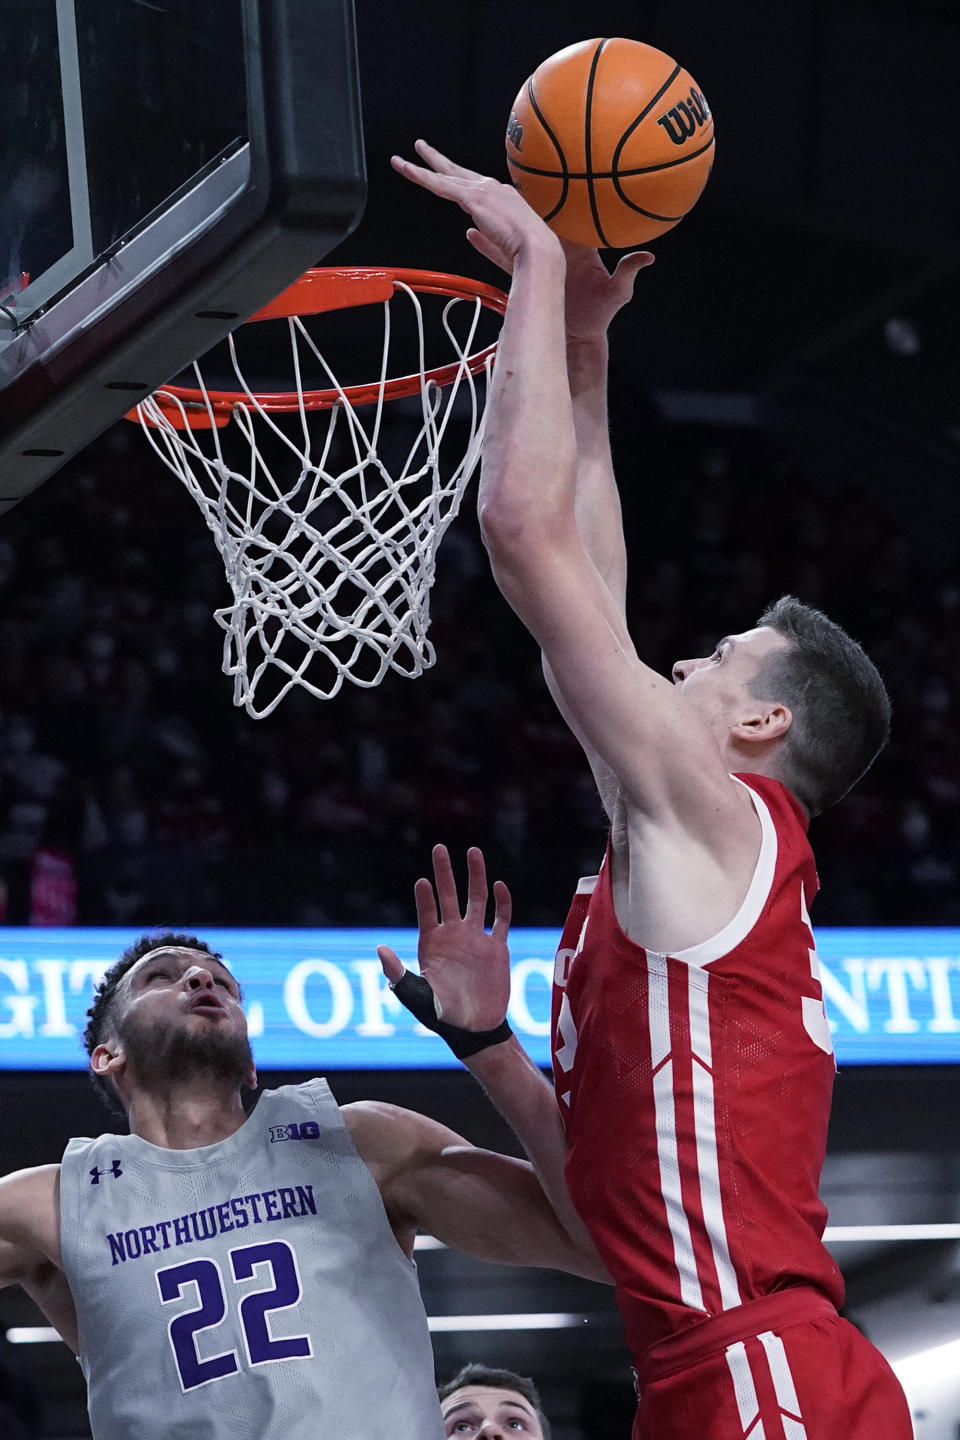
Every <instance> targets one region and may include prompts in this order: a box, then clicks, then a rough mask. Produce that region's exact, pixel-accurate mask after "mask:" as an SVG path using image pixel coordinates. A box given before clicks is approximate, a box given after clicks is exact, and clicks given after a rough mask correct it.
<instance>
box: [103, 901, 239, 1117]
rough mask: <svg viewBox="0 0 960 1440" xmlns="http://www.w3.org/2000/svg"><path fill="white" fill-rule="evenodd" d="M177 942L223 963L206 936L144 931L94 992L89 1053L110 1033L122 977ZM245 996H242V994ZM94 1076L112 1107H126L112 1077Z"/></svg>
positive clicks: (112, 966)
mask: <svg viewBox="0 0 960 1440" xmlns="http://www.w3.org/2000/svg"><path fill="white" fill-rule="evenodd" d="M171 945H176V946H177V947H179V948H181V949H185V950H200V951H202V953H203V954H204V955H209V956H210V958H211V960H219V961H220V963H221V964H223V957H222V955H221V954H220V952H219V950H211V948H210V946H209V945H208V944H207V943H206V941H204V940H198V939H197V937H196V935H182V934H180V933H178V932H175V931H173V930H159V931H157V930H155V931H151V932H150V933H149V934H146V935H141V936H140V939H139V940H136V941H134V943H133V944H132V945H129V946H128V947H127V949H126V950H124V952H123V954H122V955H121V956H120V959H119V960H117V961H115V962H114V964H113V965H111V966H110V969H109V970H108V971H107V972H106V973H105V975H104V976H103V979H102V980H101V981H100V984H99V985H98V986H97V988H96V990H95V991H94V992H93V1003H92V1004H91V1006H90V1008H89V1010H88V1011H87V1026H86V1029H85V1030H84V1032H83V1045H84V1049H85V1050H86V1052H87V1054H88V1055H92V1054H93V1052H94V1050H96V1048H97V1046H98V1045H99V1044H100V1041H101V1040H102V1038H103V1036H104V1034H105V1033H109V1030H110V1022H111V1008H112V1006H113V1001H114V998H115V997H116V993H117V990H118V988H119V985H120V981H121V980H122V979H123V977H124V975H126V973H127V971H128V970H130V969H131V968H132V967H133V966H134V965H135V964H136V963H137V961H138V960H141V959H142V958H143V956H144V955H149V953H150V951H151V950H159V949H161V948H162V947H165V946H171ZM226 968H227V967H226V966H224V969H226ZM241 998H242V997H241ZM90 1078H91V1080H92V1081H93V1085H94V1088H95V1090H96V1091H97V1093H98V1094H99V1095H100V1097H101V1098H102V1099H103V1100H105V1101H106V1103H107V1105H108V1106H109V1108H110V1109H111V1110H113V1111H114V1112H117V1113H119V1114H123V1113H124V1111H123V1109H122V1107H121V1106H119V1105H118V1103H117V1099H116V1095H115V1093H114V1090H113V1087H112V1085H111V1084H110V1083H109V1081H107V1080H105V1079H103V1078H102V1077H101V1076H99V1075H97V1074H95V1073H94V1072H93V1071H91V1072H90Z"/></svg>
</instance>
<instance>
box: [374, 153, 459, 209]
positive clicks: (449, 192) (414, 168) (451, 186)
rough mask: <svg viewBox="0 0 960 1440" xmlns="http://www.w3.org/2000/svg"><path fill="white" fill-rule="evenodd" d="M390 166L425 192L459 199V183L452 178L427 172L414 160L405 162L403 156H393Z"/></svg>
mask: <svg viewBox="0 0 960 1440" xmlns="http://www.w3.org/2000/svg"><path fill="white" fill-rule="evenodd" d="M390 164H391V165H392V166H393V168H394V170H396V172H397V174H398V175H402V176H403V178H404V179H405V180H412V181H413V183H414V185H419V186H421V188H422V189H424V190H430V191H431V192H432V193H433V194H434V195H441V196H443V198H444V199H448V200H455V199H458V198H459V197H458V194H457V190H456V183H457V182H456V181H455V180H454V179H453V178H452V177H449V176H446V175H440V174H437V173H435V172H434V171H433V170H427V169H425V168H424V166H423V165H416V164H414V162H413V161H412V160H405V159H404V158H403V156H402V155H391V156H390Z"/></svg>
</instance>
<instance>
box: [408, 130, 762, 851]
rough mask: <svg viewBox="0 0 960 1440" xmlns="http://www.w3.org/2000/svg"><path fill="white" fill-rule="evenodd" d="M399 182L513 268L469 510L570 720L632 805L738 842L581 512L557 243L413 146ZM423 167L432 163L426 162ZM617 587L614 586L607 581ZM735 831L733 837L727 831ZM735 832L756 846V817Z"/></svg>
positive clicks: (719, 790) (682, 709)
mask: <svg viewBox="0 0 960 1440" xmlns="http://www.w3.org/2000/svg"><path fill="white" fill-rule="evenodd" d="M418 153H419V155H420V158H421V160H423V161H424V162H425V164H424V165H422V166H412V165H410V164H409V163H408V162H400V161H395V162H394V163H395V165H396V168H397V169H398V170H400V172H401V173H402V174H404V175H405V176H406V177H407V178H409V179H411V180H413V181H415V183H417V184H420V185H422V186H423V188H425V189H428V190H431V191H432V192H433V193H434V194H437V195H439V196H441V197H443V198H446V199H450V200H453V201H454V202H455V203H457V204H459V205H460V206H461V208H463V209H464V210H466V211H467V212H468V213H469V214H470V216H471V218H472V219H473V221H474V226H475V229H473V230H471V231H470V232H468V237H469V238H470V239H471V241H472V243H473V244H474V245H475V246H476V248H477V249H479V250H481V252H482V253H484V254H485V255H488V256H489V257H490V258H492V259H496V260H497V261H498V263H501V264H505V265H506V266H508V267H509V268H510V269H511V270H512V273H513V284H512V287H511V292H510V301H509V305H508V307H507V313H506V316H505V319H504V326H503V332H502V335H501V338H500V342H499V347H498V352H497V360H496V365H495V367H494V374H493V381H492V385H491V392H490V398H489V401H488V408H487V417H486V430H485V440H484V453H483V462H482V469H481V478H480V491H479V498H478V507H479V514H480V520H481V527H482V531H483V536H484V541H485V543H486V546H487V549H488V552H489V555H490V560H491V564H492V568H493V571H494V575H495V577H496V580H497V583H498V585H499V586H500V589H501V590H502V592H503V594H504V595H505V597H506V598H507V600H508V601H509V603H510V604H511V606H512V607H513V609H514V610H515V611H516V612H517V614H518V615H519V617H520V618H521V619H522V620H523V622H524V624H525V625H526V626H527V628H528V629H529V630H530V631H531V633H532V634H533V635H534V637H535V638H536V639H537V641H538V642H539V644H540V647H541V649H542V651H543V653H544V656H545V659H546V662H547V665H548V667H549V670H550V671H551V672H552V676H553V678H554V681H555V684H556V688H557V690H558V692H559V694H560V696H561V697H562V701H563V705H564V709H565V711H566V713H567V715H568V718H569V720H570V723H571V725H572V726H573V728H574V730H575V731H576V733H577V735H578V737H579V738H580V739H581V741H582V743H583V744H584V745H585V747H586V748H587V749H588V751H592V752H596V754H597V755H598V756H600V757H601V759H602V760H603V761H605V762H606V764H607V765H608V766H609V767H610V769H611V770H612V771H613V772H614V774H615V775H616V777H617V779H618V781H619V783H620V785H621V786H622V787H623V789H624V791H625V792H626V795H627V799H628V802H632V806H633V809H634V810H635V811H636V812H639V813H640V814H643V815H646V816H649V817H652V818H655V819H656V820H659V821H663V820H664V819H667V820H668V821H669V822H670V823H674V822H675V821H676V820H677V819H678V818H679V821H680V823H681V824H683V825H684V826H685V827H688V828H691V829H695V830H696V831H697V832H698V834H700V835H701V837H702V838H703V839H704V840H707V841H708V842H709V840H710V839H711V838H713V832H716V837H715V838H716V840H717V843H718V844H719V843H720V838H721V836H722V837H723V841H724V843H725V844H726V845H727V846H730V845H731V844H732V845H733V846H734V848H736V847H737V845H738V843H739V837H738V835H737V831H738V829H739V827H740V824H741V822H740V820H739V819H738V818H737V817H739V816H740V815H741V813H745V812H742V804H741V801H740V800H739V798H738V797H736V796H735V794H734V787H733V786H732V785H731V783H730V781H729V779H728V773H727V767H726V765H725V764H724V762H723V759H722V756H721V753H720V749H719V746H718V743H717V740H716V738H715V736H714V735H713V734H712V732H711V730H710V727H709V725H708V724H707V723H706V722H705V720H704V718H703V717H702V715H701V714H700V713H699V711H698V710H697V708H696V707H694V706H691V705H688V704H686V703H685V702H684V700H683V699H682V698H681V696H680V694H679V692H678V691H677V690H676V689H675V688H674V687H673V685H672V684H671V683H670V682H669V681H668V680H666V679H664V678H663V677H662V676H660V675H657V674H656V673H655V672H654V671H653V670H651V669H650V668H649V667H648V666H646V665H644V664H643V663H642V661H641V660H640V659H639V657H638V656H637V653H636V650H635V649H634V646H633V643H632V641H631V639H630V636H629V633H628V631H627V627H626V623H625V619H624V615H623V603H622V593H617V594H616V595H615V594H614V593H613V592H612V591H611V589H610V588H609V587H608V584H607V583H606V582H605V580H604V578H603V576H602V575H601V573H600V571H599V570H598V568H597V564H596V563H595V562H594V560H593V558H591V555H590V553H588V550H587V547H586V546H585V544H584V539H583V535H582V534H581V530H580V527H579V525H578V518H577V434H576V429H575V425H574V413H573V404H572V401H571V394H570V385H569V378H568V371H567V360H566V345H567V335H566V329H565V323H564V313H565V312H564V290H565V285H566V274H567V270H566V261H565V257H564V253H563V250H562V247H561V244H560V241H559V240H558V239H557V238H556V236H554V235H553V234H552V232H550V231H549V230H548V229H547V227H546V226H545V225H544V223H543V221H542V220H540V218H539V217H538V216H537V215H535V214H534V213H533V211H532V210H531V209H530V208H529V206H527V205H526V204H525V202H524V201H523V200H522V198H521V197H520V195H519V194H518V193H517V192H516V191H515V190H514V189H513V188H512V187H511V186H508V185H500V184H498V183H497V182H496V181H493V180H489V179H487V178H485V177H483V176H478V175H476V174H474V173H473V172H471V171H466V170H463V169H462V167H459V166H456V165H454V164H453V163H452V162H450V161H448V160H447V159H446V157H444V156H442V155H440V154H439V153H438V152H437V151H434V150H432V149H431V148H430V147H429V146H424V145H423V144H422V143H421V144H419V145H418ZM428 167H429V168H428ZM615 589H616V590H618V592H620V591H621V587H620V586H619V585H618V584H617V583H616V582H615ZM731 831H732V833H731ZM743 831H744V834H743V840H744V843H745V844H746V845H749V844H750V843H752V840H753V838H754V837H753V832H752V826H751V817H749V816H748V817H747V818H746V823H745V824H744V825H743Z"/></svg>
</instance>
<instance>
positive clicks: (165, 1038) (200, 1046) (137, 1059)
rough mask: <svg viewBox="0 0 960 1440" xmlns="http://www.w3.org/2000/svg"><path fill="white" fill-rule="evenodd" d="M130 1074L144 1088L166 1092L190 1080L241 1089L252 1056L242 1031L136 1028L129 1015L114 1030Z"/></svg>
mask: <svg viewBox="0 0 960 1440" xmlns="http://www.w3.org/2000/svg"><path fill="white" fill-rule="evenodd" d="M118 1030H119V1036H120V1039H121V1040H122V1041H123V1044H124V1048H125V1050H126V1053H127V1059H128V1061H129V1064H130V1068H131V1071H132V1072H133V1074H134V1075H135V1076H136V1077H137V1080H138V1081H139V1083H140V1084H141V1085H143V1086H145V1087H146V1088H147V1089H152V1088H154V1087H156V1088H160V1089H166V1088H167V1087H169V1086H170V1085H171V1084H176V1083H178V1082H179V1081H182V1080H188V1079H191V1078H194V1077H201V1076H203V1077H207V1078H210V1079H215V1080H227V1081H232V1082H233V1083H234V1084H236V1085H238V1086H240V1085H246V1084H247V1083H248V1079H249V1076H250V1071H251V1070H252V1068H253V1054H252V1052H251V1049H250V1041H249V1040H248V1038H247V1033H246V1031H245V1030H244V1031H236V1030H233V1029H230V1028H228V1027H227V1026H226V1025H224V1024H222V1023H221V1022H220V1021H208V1022H206V1023H205V1024H203V1025H202V1026H200V1025H187V1024H179V1025H170V1024H166V1023H163V1022H161V1021H154V1022H153V1023H152V1024H145V1025H141V1024H138V1023H137V1021H136V1020H135V1019H134V1018H133V1017H132V1016H131V1017H127V1018H125V1019H124V1020H122V1021H121V1023H120V1025H119V1026H118Z"/></svg>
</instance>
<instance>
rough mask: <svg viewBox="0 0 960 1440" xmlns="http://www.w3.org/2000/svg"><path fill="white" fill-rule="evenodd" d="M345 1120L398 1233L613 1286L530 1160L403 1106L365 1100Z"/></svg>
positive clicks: (482, 1257)
mask: <svg viewBox="0 0 960 1440" xmlns="http://www.w3.org/2000/svg"><path fill="white" fill-rule="evenodd" d="M343 1115H344V1119H345V1120H346V1121H347V1124H348V1125H349V1127H350V1132H351V1135H352V1137H353V1141H354V1144H355V1145H356V1147H357V1149H358V1151H359V1153H360V1155H361V1157H362V1159H363V1160H364V1161H365V1162H366V1164H367V1165H368V1167H369V1168H370V1170H371V1173H372V1174H373V1176H374V1178H375V1179H376V1180H377V1183H378V1185H379V1187H380V1193H381V1195H382V1196H383V1202H384V1206H385V1208H386V1211H387V1215H388V1216H389V1218H390V1221H391V1224H392V1225H393V1226H394V1229H395V1230H397V1231H398V1232H400V1233H403V1232H404V1231H405V1230H407V1229H410V1230H415V1229H419V1230H424V1231H426V1232H427V1233H428V1234H430V1235H434V1236H436V1238H437V1239H438V1240H442V1241H443V1243H444V1244H445V1245H450V1246H453V1247H454V1248H455V1249H457V1250H463V1251H464V1252H465V1253H466V1254H468V1255H473V1256H475V1257H476V1258H477V1259H480V1260H493V1261H499V1262H501V1263H504V1264H512V1265H536V1266H543V1267H548V1268H551V1269H556V1270H564V1271H567V1272H568V1273H570V1274H573V1275H582V1276H585V1277H586V1278H587V1279H590V1280H600V1281H609V1275H608V1274H607V1271H606V1269H605V1268H604V1266H603V1263H602V1261H601V1260H600V1259H599V1257H598V1256H597V1255H596V1254H595V1252H593V1251H592V1250H590V1251H585V1250H584V1249H582V1248H578V1246H576V1245H574V1243H573V1242H572V1241H571V1239H570V1237H569V1236H568V1235H567V1232H566V1231H565V1230H564V1228H563V1226H562V1225H561V1224H560V1221H559V1220H558V1219H557V1217H556V1215H555V1214H554V1211H553V1210H552V1209H551V1207H550V1204H549V1202H548V1201H547V1198H546V1196H545V1195H544V1193H543V1190H542V1189H541V1187H540V1183H539V1181H538V1180H537V1178H536V1175H535V1174H534V1172H533V1167H532V1166H531V1165H529V1164H528V1162H527V1161H525V1160H516V1159H514V1158H513V1157H511V1156H508V1155H498V1154H496V1153H494V1152H493V1151H491V1150H482V1149H478V1148H477V1147H475V1146H472V1145H469V1144H468V1143H467V1142H466V1141H465V1140H464V1139H463V1138H462V1136H460V1135H457V1134H456V1132H455V1131H453V1130H449V1129H448V1128H447V1127H446V1126H445V1125H441V1124H439V1123H438V1122H437V1121H435V1120H430V1119H429V1118H428V1117H427V1116H425V1115H418V1114H416V1113H415V1112H413V1111H410V1110H401V1109H399V1108H398V1107H397V1106H393V1105H386V1104H382V1103H380V1102H375V1101H369V1102H360V1103H359V1104H357V1105H349V1106H344V1109H343Z"/></svg>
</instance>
